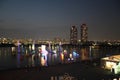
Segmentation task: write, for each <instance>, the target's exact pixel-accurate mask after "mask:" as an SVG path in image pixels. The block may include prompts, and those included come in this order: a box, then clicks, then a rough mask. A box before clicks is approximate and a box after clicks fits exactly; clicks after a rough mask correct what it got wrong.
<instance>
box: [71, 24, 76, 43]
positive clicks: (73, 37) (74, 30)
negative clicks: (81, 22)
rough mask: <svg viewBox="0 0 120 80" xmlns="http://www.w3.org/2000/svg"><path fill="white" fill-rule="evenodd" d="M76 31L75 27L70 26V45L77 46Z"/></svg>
mask: <svg viewBox="0 0 120 80" xmlns="http://www.w3.org/2000/svg"><path fill="white" fill-rule="evenodd" d="M77 40H78V31H77V28H76V26H72V27H71V29H70V44H77Z"/></svg>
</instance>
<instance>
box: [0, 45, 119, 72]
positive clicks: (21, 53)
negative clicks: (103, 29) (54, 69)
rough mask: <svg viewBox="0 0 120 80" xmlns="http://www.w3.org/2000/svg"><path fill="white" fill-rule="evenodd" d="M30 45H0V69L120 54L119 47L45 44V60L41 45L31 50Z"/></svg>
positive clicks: (61, 62) (49, 64)
mask: <svg viewBox="0 0 120 80" xmlns="http://www.w3.org/2000/svg"><path fill="white" fill-rule="evenodd" d="M32 46H33V45H31V47H30V46H19V48H18V46H16V47H0V70H6V69H13V68H24V67H28V66H31V67H37V66H51V65H57V64H64V63H69V62H79V61H82V60H93V59H100V58H102V57H106V56H110V55H114V54H120V48H119V47H117V48H111V47H101V48H93V47H92V46H68V45H66V46H61V45H56V46H46V51H47V52H48V55H47V61H46V62H45V60H44V59H43V58H45V56H44V55H41V54H40V52H41V51H40V50H41V46H36V47H33V48H34V50H32ZM44 53H45V52H44ZM61 54H63V55H61ZM70 54H72V55H70ZM46 63H47V64H46ZM97 64H100V63H97Z"/></svg>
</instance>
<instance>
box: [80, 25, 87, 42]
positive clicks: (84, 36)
mask: <svg viewBox="0 0 120 80" xmlns="http://www.w3.org/2000/svg"><path fill="white" fill-rule="evenodd" d="M87 32H88V27H87V26H86V24H82V25H81V42H86V41H87V40H88V33H87Z"/></svg>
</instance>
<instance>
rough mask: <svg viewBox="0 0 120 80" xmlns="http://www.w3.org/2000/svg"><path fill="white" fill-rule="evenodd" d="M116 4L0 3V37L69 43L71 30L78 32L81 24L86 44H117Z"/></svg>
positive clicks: (119, 9) (77, 0)
mask: <svg viewBox="0 0 120 80" xmlns="http://www.w3.org/2000/svg"><path fill="white" fill-rule="evenodd" d="M119 3H120V2H119V0H109V1H108V0H99V1H95V0H92V1H89V0H74V1H73V0H53V1H49V0H45V1H42V0H40V1H38V0H25V1H24V0H10V1H7V0H1V1H0V12H1V13H0V36H4V37H11V38H33V39H53V38H55V37H60V38H65V39H67V40H69V39H70V36H69V34H70V31H69V30H70V28H71V26H76V27H77V28H78V30H79V28H80V26H81V24H83V23H85V24H87V27H88V28H89V30H88V40H120V37H119V35H120V32H119V29H120V24H119V21H120V15H119V14H120V5H119ZM79 35H80V31H78V36H79ZM78 38H79V39H80V37H78Z"/></svg>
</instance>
